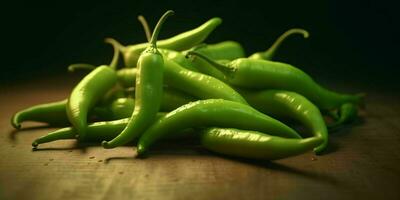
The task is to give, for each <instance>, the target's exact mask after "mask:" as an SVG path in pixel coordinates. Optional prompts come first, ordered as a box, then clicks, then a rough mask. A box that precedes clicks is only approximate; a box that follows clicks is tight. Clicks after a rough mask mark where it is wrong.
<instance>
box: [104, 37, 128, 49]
mask: <svg viewBox="0 0 400 200" xmlns="http://www.w3.org/2000/svg"><path fill="white" fill-rule="evenodd" d="M106 39H107V43H109V44H112V45H115V47H117V49H118V50H119V51H120V52H122V53H125V52H126V47H125V46H124V45H122V44H121V43H119V42H118V41H117V40H115V39H114V38H106Z"/></svg>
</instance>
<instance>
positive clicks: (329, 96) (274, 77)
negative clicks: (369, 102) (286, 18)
mask: <svg viewBox="0 0 400 200" xmlns="http://www.w3.org/2000/svg"><path fill="white" fill-rule="evenodd" d="M188 54H193V55H196V56H198V57H200V58H202V59H204V60H206V61H207V62H209V63H211V64H212V65H213V66H214V67H215V68H216V69H218V70H220V71H221V72H222V73H224V74H225V79H223V81H224V82H227V83H229V84H231V85H234V86H239V87H244V88H251V89H282V90H288V91H293V92H297V93H299V94H301V95H303V96H305V97H306V98H308V99H310V100H311V102H313V103H315V104H316V105H317V106H318V107H319V108H320V109H325V110H330V109H335V108H337V107H339V106H340V105H342V104H344V103H354V104H362V101H363V96H364V95H363V94H359V95H347V94H339V93H335V92H333V91H330V90H328V89H325V88H323V87H321V86H320V85H318V84H317V83H316V82H314V80H313V79H312V78H311V77H310V76H309V75H307V74H306V73H304V72H303V71H302V70H300V69H298V68H295V67H293V66H292V65H289V64H285V63H280V62H273V61H267V60H257V59H250V58H239V59H236V60H234V61H232V62H230V63H228V64H225V65H223V64H220V63H217V62H215V61H213V60H211V59H209V58H207V57H206V56H203V55H202V54H199V53H197V52H188Z"/></svg>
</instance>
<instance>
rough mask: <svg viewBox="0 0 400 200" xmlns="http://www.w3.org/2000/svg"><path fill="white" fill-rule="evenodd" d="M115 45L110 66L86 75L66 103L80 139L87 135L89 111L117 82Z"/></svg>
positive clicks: (117, 54) (102, 66) (107, 40)
mask: <svg viewBox="0 0 400 200" xmlns="http://www.w3.org/2000/svg"><path fill="white" fill-rule="evenodd" d="M105 41H106V42H107V43H110V44H111V45H113V48H114V56H113V58H112V61H111V64H110V66H106V65H101V66H99V67H97V68H96V69H94V70H93V71H91V72H90V73H89V74H88V75H86V76H85V77H84V78H83V79H82V80H81V81H80V82H79V83H78V84H77V85H76V86H75V88H74V89H73V90H72V92H71V94H70V96H69V98H68V100H67V105H66V112H67V116H68V119H69V121H70V122H71V124H72V126H73V127H74V128H75V129H76V130H77V132H78V139H79V140H84V139H85V135H86V127H87V118H88V112H89V110H90V109H91V108H93V107H94V106H95V105H96V103H97V102H98V101H99V100H100V99H101V97H102V96H103V95H104V94H105V93H106V92H108V91H109V90H110V89H111V88H113V87H114V86H115V84H116V83H117V74H116V72H115V69H116V67H117V63H118V59H119V53H118V51H117V47H116V45H114V44H112V43H111V42H110V40H109V39H106V40H105Z"/></svg>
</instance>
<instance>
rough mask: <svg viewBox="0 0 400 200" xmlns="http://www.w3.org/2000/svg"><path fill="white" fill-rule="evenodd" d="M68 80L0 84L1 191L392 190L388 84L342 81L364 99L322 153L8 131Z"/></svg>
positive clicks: (373, 194)
mask: <svg viewBox="0 0 400 200" xmlns="http://www.w3.org/2000/svg"><path fill="white" fill-rule="evenodd" d="M76 81H77V80H76V79H68V78H66V77H58V78H52V79H48V80H36V81H28V82H25V83H18V84H7V85H3V86H1V87H0V89H1V90H0V111H1V113H0V116H1V117H0V127H1V134H0V137H1V138H0V199H10V200H12V199H31V200H35V199H40V200H45V199H207V200H208V199H308V200H309V199H356V198H365V199H383V198H384V199H400V103H399V102H400V101H399V100H400V98H399V95H394V94H392V93H391V92H390V91H387V92H380V91H379V90H378V89H374V88H372V89H371V88H368V87H358V86H352V87H351V88H352V90H347V91H351V92H353V91H366V92H368V98H367V106H368V107H367V109H366V110H365V111H364V112H363V113H362V120H359V121H358V123H356V124H354V125H352V126H347V127H345V128H343V129H341V130H339V131H337V132H335V133H332V134H331V136H330V144H329V145H330V148H329V151H328V153H327V154H325V155H323V156H314V155H313V153H312V152H309V153H306V154H304V155H300V156H297V157H292V158H287V159H282V160H278V161H274V162H268V161H251V160H242V159H232V158H228V157H221V156H218V155H216V154H212V153H210V152H208V151H205V150H203V149H202V148H201V147H199V146H197V145H189V144H182V145H178V144H174V145H171V148H166V147H165V148H163V150H161V149H160V150H159V151H156V152H154V153H152V154H151V155H150V156H149V157H148V158H145V159H136V158H134V156H135V151H134V149H133V148H132V147H128V146H127V147H120V148H116V149H112V150H105V149H103V148H102V147H99V146H83V147H82V146H80V145H77V144H76V143H75V142H74V141H60V142H53V143H49V144H46V145H42V146H40V149H41V150H39V151H32V148H31V142H32V140H33V139H34V138H36V137H39V136H41V135H44V134H46V133H47V132H49V131H50V130H54V129H52V128H43V127H42V128H34V127H37V126H38V124H34V123H26V124H23V126H24V127H25V128H27V127H31V128H29V129H25V130H21V131H15V130H14V129H13V128H12V127H11V125H10V122H9V120H10V117H11V115H12V114H13V113H14V112H15V111H18V110H20V109H23V108H25V107H28V106H31V105H34V104H38V103H44V102H50V101H55V100H61V99H64V98H65V97H66V96H67V95H68V93H69V92H70V90H71V88H72V87H73V85H74V84H76ZM334 86H335V87H331V88H334V89H337V90H339V89H342V90H339V91H343V89H348V88H350V86H345V85H343V84H342V85H341V86H338V85H334ZM345 91H346V90H345ZM166 146H168V145H166Z"/></svg>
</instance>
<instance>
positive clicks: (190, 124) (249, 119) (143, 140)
mask: <svg viewBox="0 0 400 200" xmlns="http://www.w3.org/2000/svg"><path fill="white" fill-rule="evenodd" d="M208 126H217V127H233V128H240V129H247V130H257V131H263V132H268V133H271V134H274V135H277V136H282V137H288V138H300V136H299V135H298V134H297V132H296V131H294V130H293V129H291V128H290V127H288V126H286V125H285V124H283V123H281V122H279V121H278V120H276V119H274V118H271V117H269V116H267V115H265V114H262V113H260V112H259V111H257V110H255V109H254V108H252V107H250V106H248V105H245V104H242V103H238V102H233V101H227V100H222V99H208V100H199V101H196V102H193V103H189V104H186V105H183V106H181V107H179V108H177V109H176V110H174V111H172V112H170V113H168V114H167V115H165V116H164V117H162V118H160V119H159V120H157V121H156V122H155V123H154V124H152V125H151V126H150V127H149V129H147V131H146V132H145V133H144V134H143V135H142V136H141V137H140V139H139V142H138V154H144V153H145V152H146V151H147V150H148V149H149V148H150V146H151V145H153V144H154V143H155V142H156V141H158V140H160V139H162V138H166V137H169V136H170V135H173V134H174V133H175V132H179V131H181V130H184V129H187V128H200V127H208Z"/></svg>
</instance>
